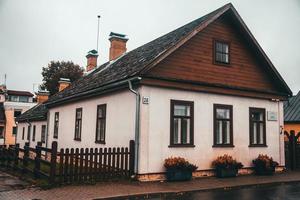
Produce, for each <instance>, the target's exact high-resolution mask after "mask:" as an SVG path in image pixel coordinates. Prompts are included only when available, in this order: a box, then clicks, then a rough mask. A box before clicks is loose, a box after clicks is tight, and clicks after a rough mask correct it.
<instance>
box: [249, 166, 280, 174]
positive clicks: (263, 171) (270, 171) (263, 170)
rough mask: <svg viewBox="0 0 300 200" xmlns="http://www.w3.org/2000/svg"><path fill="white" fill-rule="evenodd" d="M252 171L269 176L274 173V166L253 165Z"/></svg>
mask: <svg viewBox="0 0 300 200" xmlns="http://www.w3.org/2000/svg"><path fill="white" fill-rule="evenodd" d="M254 171H255V174H256V175H259V176H270V175H273V174H274V173H275V167H269V168H265V167H254Z"/></svg>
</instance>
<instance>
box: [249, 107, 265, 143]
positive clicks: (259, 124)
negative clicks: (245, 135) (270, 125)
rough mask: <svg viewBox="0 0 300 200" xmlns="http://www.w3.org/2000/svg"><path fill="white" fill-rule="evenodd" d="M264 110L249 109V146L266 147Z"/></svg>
mask: <svg viewBox="0 0 300 200" xmlns="http://www.w3.org/2000/svg"><path fill="white" fill-rule="evenodd" d="M265 113H266V110H265V109H263V108H249V121H250V145H249V146H266V116H265Z"/></svg>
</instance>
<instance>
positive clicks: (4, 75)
mask: <svg viewBox="0 0 300 200" xmlns="http://www.w3.org/2000/svg"><path fill="white" fill-rule="evenodd" d="M4 85H6V74H4Z"/></svg>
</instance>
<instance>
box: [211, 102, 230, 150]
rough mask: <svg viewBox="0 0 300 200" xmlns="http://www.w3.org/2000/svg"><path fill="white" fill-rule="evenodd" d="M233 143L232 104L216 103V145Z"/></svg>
mask: <svg viewBox="0 0 300 200" xmlns="http://www.w3.org/2000/svg"><path fill="white" fill-rule="evenodd" d="M232 145H233V133H232V106H231V105H220V104H214V146H232Z"/></svg>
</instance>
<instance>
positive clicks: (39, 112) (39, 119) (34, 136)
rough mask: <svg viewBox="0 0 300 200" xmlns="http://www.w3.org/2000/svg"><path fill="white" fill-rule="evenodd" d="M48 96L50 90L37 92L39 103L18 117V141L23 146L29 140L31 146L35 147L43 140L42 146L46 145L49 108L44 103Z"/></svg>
mask: <svg viewBox="0 0 300 200" xmlns="http://www.w3.org/2000/svg"><path fill="white" fill-rule="evenodd" d="M48 97H49V92H45V91H39V92H38V93H36V98H37V103H38V104H37V105H36V106H34V107H32V108H31V109H29V110H27V111H26V112H24V113H23V114H22V115H20V116H19V117H18V118H17V121H18V135H17V143H19V144H20V146H21V147H23V146H24V145H25V142H29V145H30V146H31V147H35V146H36V145H37V142H42V146H46V138H47V113H48V109H47V108H46V106H45V105H44V104H43V103H44V102H45V101H47V100H48Z"/></svg>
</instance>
